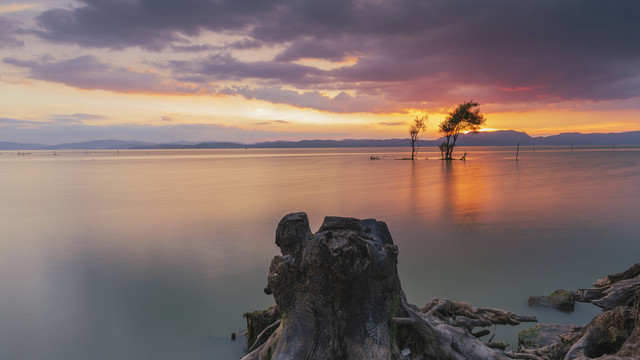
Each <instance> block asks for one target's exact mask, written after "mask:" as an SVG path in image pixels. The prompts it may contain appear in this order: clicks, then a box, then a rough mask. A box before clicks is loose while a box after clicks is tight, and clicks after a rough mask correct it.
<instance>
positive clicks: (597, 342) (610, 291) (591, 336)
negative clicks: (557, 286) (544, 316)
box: [521, 264, 640, 360]
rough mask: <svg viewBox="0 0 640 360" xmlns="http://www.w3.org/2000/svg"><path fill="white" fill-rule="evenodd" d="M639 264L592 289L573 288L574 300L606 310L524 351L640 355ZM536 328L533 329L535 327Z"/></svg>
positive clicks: (559, 355)
mask: <svg viewBox="0 0 640 360" xmlns="http://www.w3.org/2000/svg"><path fill="white" fill-rule="evenodd" d="M639 269H640V264H635V265H633V266H632V267H631V268H629V269H628V270H627V271H624V272H622V273H618V274H613V275H609V276H607V277H605V278H603V279H600V280H597V281H596V282H594V286H595V288H593V289H579V290H576V291H573V292H571V296H572V297H573V299H574V300H575V301H581V302H589V303H592V304H594V305H597V306H599V307H601V308H602V309H604V310H605V311H604V312H603V313H601V314H599V315H598V316H596V317H595V318H593V320H591V321H590V322H589V323H588V324H587V325H585V326H584V327H582V328H572V329H571V330H570V332H568V333H566V334H564V335H561V338H562V339H561V341H558V339H555V340H550V341H548V342H547V343H546V344H539V345H541V346H540V347H539V348H536V349H522V350H521V352H524V353H528V354H534V355H536V356H540V357H545V356H546V357H547V358H549V359H566V360H588V359H596V358H597V359H601V360H605V359H606V360H614V359H615V360H631V359H636V360H637V359H640V310H639V309H640V274H639V273H638V270H639ZM532 331H533V330H532Z"/></svg>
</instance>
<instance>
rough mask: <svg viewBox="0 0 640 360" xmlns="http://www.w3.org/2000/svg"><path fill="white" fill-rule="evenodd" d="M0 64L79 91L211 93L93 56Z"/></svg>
mask: <svg viewBox="0 0 640 360" xmlns="http://www.w3.org/2000/svg"><path fill="white" fill-rule="evenodd" d="M3 62H5V63H7V64H12V65H15V66H20V67H25V68H28V69H29V70H30V72H31V74H30V77H31V78H33V79H39V80H46V81H52V82H58V83H62V84H65V85H68V86H73V87H76V88H80V89H88V90H95V89H100V90H108V91H114V92H127V93H136V92H139V93H161V94H182V93H188V94H193V93H202V92H210V91H211V89H210V87H208V86H207V85H206V84H205V85H198V86H196V85H194V84H189V83H181V82H177V81H169V80H167V79H165V78H163V77H162V76H160V75H158V74H155V73H153V72H148V71H147V72H138V71H135V70H132V69H130V68H126V67H115V66H110V65H108V64H105V63H103V62H101V61H100V60H99V59H97V58H96V57H94V56H90V55H85V56H81V57H78V58H75V59H70V60H62V61H55V60H52V59H51V57H50V56H47V57H43V58H41V59H40V60H21V59H16V58H5V59H4V60H3Z"/></svg>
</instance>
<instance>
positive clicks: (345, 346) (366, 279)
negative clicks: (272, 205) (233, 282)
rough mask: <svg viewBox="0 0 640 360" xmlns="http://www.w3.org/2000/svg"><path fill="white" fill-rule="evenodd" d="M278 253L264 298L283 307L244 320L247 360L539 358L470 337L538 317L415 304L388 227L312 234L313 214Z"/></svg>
mask: <svg viewBox="0 0 640 360" xmlns="http://www.w3.org/2000/svg"><path fill="white" fill-rule="evenodd" d="M276 244H277V245H278V246H279V247H280V249H281V252H282V256H276V257H275V258H274V259H273V260H272V262H271V266H270V268H269V275H268V285H267V288H266V289H265V292H266V293H267V294H273V297H274V299H275V302H276V307H275V308H271V309H270V310H269V311H268V312H266V314H265V312H255V313H250V314H245V317H247V321H248V325H249V327H251V326H252V325H253V328H252V329H249V330H248V331H247V334H250V335H251V336H250V338H251V339H250V340H249V347H250V348H251V349H252V350H251V352H250V353H249V354H248V355H246V356H245V357H244V358H243V360H266V359H279V360H283V359H318V360H322V359H327V360H328V359H358V360H359V359H393V360H401V359H402V360H405V359H411V360H419V359H442V360H447V359H460V360H462V359H510V358H522V359H525V358H527V357H526V356H533V355H530V354H515V353H512V352H504V351H503V350H504V348H505V347H506V345H505V343H501V342H493V343H488V344H484V343H483V342H481V341H480V340H479V339H478V338H476V336H480V335H481V334H484V335H486V334H487V332H486V331H479V332H476V333H472V330H473V329H474V328H476V327H488V326H493V325H495V324H509V325H515V324H519V323H520V322H523V321H536V319H535V318H534V317H524V316H518V315H515V314H513V313H510V312H506V311H503V310H498V309H482V308H475V307H473V306H471V305H470V304H467V303H463V302H455V301H450V300H447V299H433V300H431V301H429V302H428V303H427V305H425V306H424V307H423V308H418V307H416V306H414V305H412V304H409V303H408V302H407V300H406V297H405V294H404V293H403V291H402V287H401V285H400V280H399V277H398V272H397V267H396V265H397V255H398V248H397V246H395V245H394V244H393V240H392V238H391V234H390V233H389V230H388V229H387V226H386V225H385V224H384V223H383V222H379V221H376V220H373V219H367V220H358V219H353V218H339V217H327V218H325V220H324V223H323V224H322V226H321V227H320V229H319V230H318V232H317V233H316V234H312V233H311V230H310V228H309V222H308V219H307V216H306V214H304V213H295V214H289V215H287V216H285V217H284V218H283V219H282V220H281V221H280V223H279V224H278V228H277V230H276ZM265 319H268V320H269V321H271V322H270V323H267V322H269V321H265ZM271 330H273V332H271ZM267 334H270V335H268V336H267ZM474 334H475V335H476V336H474ZM518 356H522V357H518Z"/></svg>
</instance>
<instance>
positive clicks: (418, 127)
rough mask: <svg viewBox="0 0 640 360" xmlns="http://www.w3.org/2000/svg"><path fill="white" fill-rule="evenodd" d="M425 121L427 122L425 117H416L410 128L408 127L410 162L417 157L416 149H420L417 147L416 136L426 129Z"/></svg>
mask: <svg viewBox="0 0 640 360" xmlns="http://www.w3.org/2000/svg"><path fill="white" fill-rule="evenodd" d="M425 121H427V115H423V116H417V115H416V118H415V119H413V122H412V123H411V126H409V135H410V136H411V160H413V159H414V158H415V157H416V155H418V149H419V148H420V145H418V134H420V132H422V131H425V130H426V129H427V125H426V124H425Z"/></svg>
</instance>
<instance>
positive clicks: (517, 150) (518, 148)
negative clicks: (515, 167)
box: [516, 141, 520, 161]
mask: <svg viewBox="0 0 640 360" xmlns="http://www.w3.org/2000/svg"><path fill="white" fill-rule="evenodd" d="M519 152H520V141H518V147H517V148H516V161H518V153H519Z"/></svg>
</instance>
